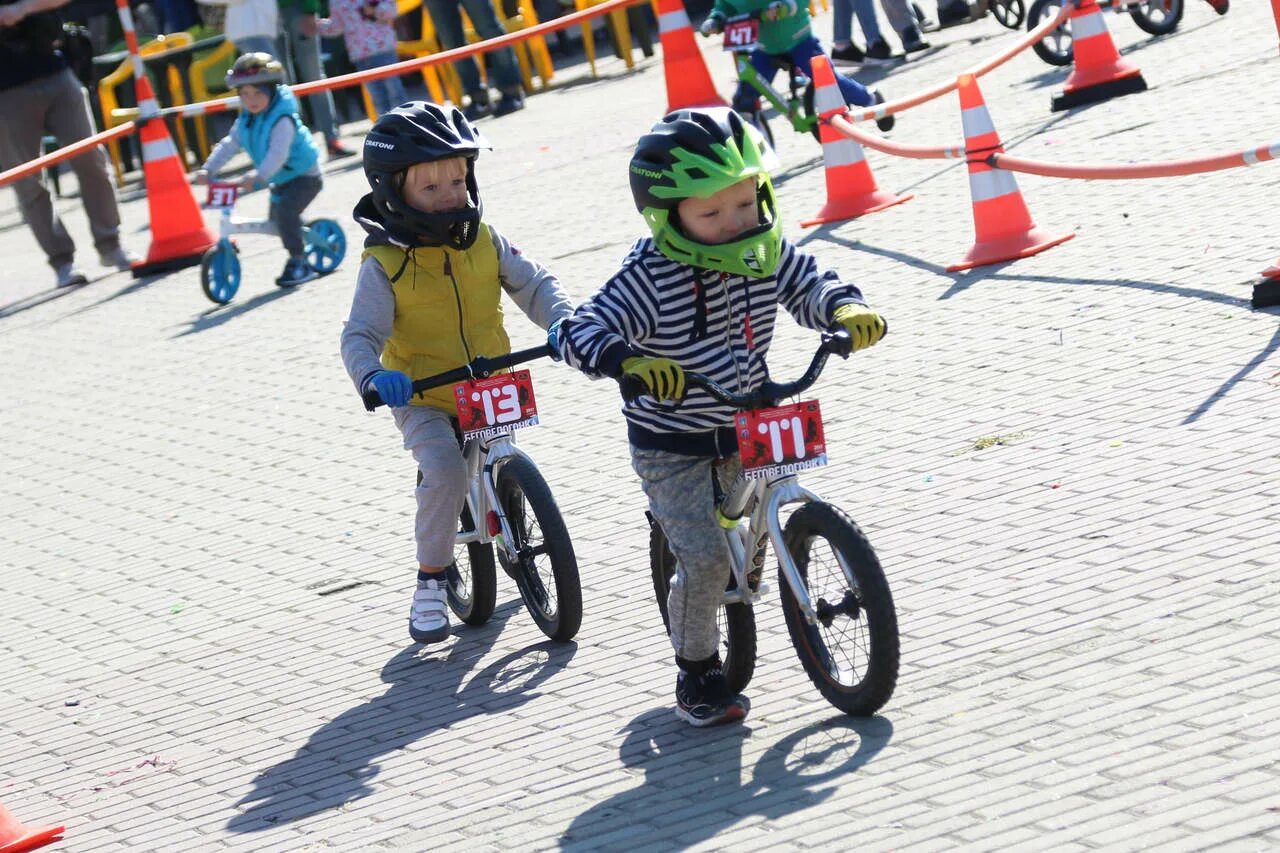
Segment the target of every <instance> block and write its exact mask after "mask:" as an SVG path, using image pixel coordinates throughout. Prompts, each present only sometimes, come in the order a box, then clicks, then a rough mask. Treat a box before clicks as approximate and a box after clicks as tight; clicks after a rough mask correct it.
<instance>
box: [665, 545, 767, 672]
mask: <svg viewBox="0 0 1280 853" xmlns="http://www.w3.org/2000/svg"><path fill="white" fill-rule="evenodd" d="M649 568H650V571H651V573H652V575H653V594H654V597H655V598H657V600H658V611H659V612H660V613H661V614H662V625H663V627H664V628H666V629H667V633H668V634H670V633H671V621H670V619H669V618H668V616H667V595H668V594H669V593H670V592H671V578H672V576H674V575H675V573H676V558H675V555H674V554H672V553H671V548H670V546H669V545H668V544H667V537H666V535H665V534H663V532H662V528H661V527H659V526H658V525H657V524H653V525H651V529H650V531H649ZM716 621H717V622H718V623H719V627H720V662H721V665H722V667H723V669H724V679H725V681H726V682H728V684H729V689H730V690H732V691H733V692H734V693H741V692H742V691H743V690H745V689H746V687H747V685H748V684H750V683H751V676H752V675H754V674H755V669H756V614H755V610H754V609H753V608H752V606H751V605H750V604H741V603H737V604H721V605H720V607H719V609H718V610H717V611H716Z"/></svg>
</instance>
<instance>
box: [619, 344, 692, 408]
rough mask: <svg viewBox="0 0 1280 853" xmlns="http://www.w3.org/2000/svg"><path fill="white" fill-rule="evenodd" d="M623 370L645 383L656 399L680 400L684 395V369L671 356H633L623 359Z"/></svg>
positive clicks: (650, 394) (650, 393)
mask: <svg viewBox="0 0 1280 853" xmlns="http://www.w3.org/2000/svg"><path fill="white" fill-rule="evenodd" d="M622 372H623V373H624V374H626V375H627V376H634V377H636V378H637V379H639V380H640V381H641V382H643V383H644V387H645V388H646V389H648V391H649V396H651V397H653V399H655V400H679V399H681V398H683V397H684V371H683V370H681V369H680V365H678V364H676V363H675V362H674V361H672V360H671V359H669V358H649V357H647V356H638V355H635V356H632V357H631V358H625V359H623V360H622Z"/></svg>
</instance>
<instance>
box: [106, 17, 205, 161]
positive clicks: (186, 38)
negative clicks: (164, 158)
mask: <svg viewBox="0 0 1280 853" xmlns="http://www.w3.org/2000/svg"><path fill="white" fill-rule="evenodd" d="M194 42H195V36H193V35H191V33H173V34H171V35H167V36H156V38H155V40H154V41H149V42H147V43H146V44H144V45H142V46H141V47H139V48H138V53H139V54H141V55H142V56H154V55H156V54H161V53H164V52H165V51H166V50H172V49H173V48H175V47H186V46H188V45H190V44H193V43H194ZM168 71H169V73H168V75H167V78H168V79H167V81H166V82H167V83H168V86H169V97H170V98H171V99H172V102H173V103H174V104H185V103H186V98H185V96H184V94H183V88H182V76H181V75H180V74H179V73H178V69H177V68H175V67H174V66H172V65H171V66H169V69H168ZM132 76H133V60H132V59H131V58H129V57H125V58H124V61H122V62H121V63H120V64H119V65H118V66H117V67H116V70H115V71H112V72H111V73H110V74H108V75H107V76H105V77H103V78H102V79H101V80H99V81H98V103H99V105H101V107H102V124H103V128H102V129H103V130H110V129H111V128H113V127H116V126H117V125H121V124H124V123H125V122H126V121H131V120H133V119H135V118H137V117H138V108H137V107H128V108H126V109H121V108H120V100H119V98H117V97H116V89H117V88H118V87H119V86H120V85H121V84H123V83H124V82H125V81H127V80H128V79H129V78H131V77H132ZM175 125H176V127H177V132H178V140H179V143H180V144H181V146H182V147H181V150H182V152H183V158H184V160H185V158H186V151H187V132H186V129H185V128H184V127H183V126H182V122H181V121H178V122H175ZM107 150H108V151H109V152H110V153H111V164H112V166H114V167H115V170H116V183H117V184H119V183H123V182H124V168H123V166H122V165H121V162H120V146H119V143H117V142H116V141H115V140H111V141H110V142H108V143H107Z"/></svg>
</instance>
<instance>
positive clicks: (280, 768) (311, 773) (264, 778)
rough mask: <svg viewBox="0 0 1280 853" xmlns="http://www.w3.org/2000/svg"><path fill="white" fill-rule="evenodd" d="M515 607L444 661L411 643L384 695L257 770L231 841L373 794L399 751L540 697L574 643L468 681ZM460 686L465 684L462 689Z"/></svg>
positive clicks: (520, 657) (527, 655)
mask: <svg viewBox="0 0 1280 853" xmlns="http://www.w3.org/2000/svg"><path fill="white" fill-rule="evenodd" d="M520 607H521V605H520V604H519V602H513V603H511V604H509V605H503V606H502V607H501V608H499V610H497V611H495V613H494V618H493V621H491V622H490V623H489V624H487V625H485V626H483V627H481V628H470V627H468V628H466V629H465V630H463V631H461V632H460V633H459V632H457V631H455V633H454V636H453V639H452V645H451V646H450V647H449V649H448V651H447V652H446V653H445V654H444V656H443V657H441V656H440V653H439V651H437V650H434V649H432V648H431V647H423V646H420V645H417V644H414V645H412V646H409V647H407V648H404V649H401V650H400V651H399V652H397V653H396V654H395V655H394V656H393V657H392V658H391V659H390V660H389V661H387V663H386V664H385V665H384V666H383V668H382V672H381V678H382V680H383V681H385V682H387V683H388V684H389V685H390V687H389V688H388V689H387V691H386V692H385V693H383V694H382V695H380V696H376V697H374V698H372V699H370V700H369V701H367V702H364V703H362V704H360V705H357V706H355V707H353V708H349V709H347V710H346V711H343V712H342V713H341V714H339V715H338V716H336V717H334V718H333V719H332V720H330V721H329V722H327V723H325V724H324V725H322V726H321V727H320V728H318V729H316V730H315V731H314V732H312V733H311V735H310V737H308V738H307V742H306V743H305V744H303V745H302V746H301V747H299V748H298V751H297V752H296V753H295V754H294V755H293V756H292V757H291V758H288V759H286V760H284V761H282V762H280V763H279V764H276V765H275V766H273V767H269V768H267V769H266V770H263V771H261V772H260V773H259V774H258V776H257V777H256V778H255V779H254V780H253V789H252V790H251V791H250V792H249V793H248V794H246V795H245V796H243V797H242V798H241V799H240V800H239V801H238V802H237V803H236V806H237V808H239V809H242V810H241V811H240V812H239V813H238V814H236V815H235V816H234V817H232V818H231V819H230V820H229V821H228V822H227V828H228V829H229V830H230V831H232V832H236V833H251V832H261V831H263V830H266V829H270V828H272V827H274V826H278V825H280V824H282V823H289V822H292V821H296V820H300V819H302V818H305V817H309V816H311V815H314V814H317V813H318V812H322V811H325V810H327V809H332V808H337V807H340V806H342V805H343V804H345V803H350V802H353V801H355V800H359V799H361V798H363V797H366V796H368V795H369V794H371V793H373V791H374V788H373V787H372V786H371V784H370V782H371V781H372V780H373V779H374V777H376V776H377V775H378V771H379V766H378V764H377V761H376V759H377V758H378V756H382V755H391V754H394V753H396V752H397V751H399V750H401V749H404V748H405V747H407V746H409V745H410V744H412V743H414V742H415V741H417V740H418V739H420V738H422V737H423V736H425V735H426V734H428V733H429V732H431V731H434V730H436V729H441V728H448V727H450V726H454V725H457V724H458V723H460V722H463V721H464V720H467V719H470V718H471V717H474V716H479V715H482V714H502V713H506V712H507V711H509V710H511V709H512V708H514V707H517V706H519V705H522V704H524V703H525V702H527V701H529V700H530V699H533V698H535V697H537V696H539V695H541V694H539V693H538V692H537V689H536V688H537V687H538V686H539V685H541V684H542V683H543V682H544V681H546V680H547V679H548V678H550V677H551V675H552V674H553V673H555V672H558V671H559V670H561V669H563V668H564V667H565V666H566V665H567V664H568V662H569V660H570V659H571V658H572V657H573V655H574V654H575V653H576V651H577V645H576V644H574V643H553V642H551V641H550V640H548V641H545V642H541V643H535V644H533V645H529V646H525V647H524V648H522V649H518V650H516V651H514V652H510V653H509V654H506V655H503V656H502V657H501V658H499V659H498V660H496V661H494V662H493V663H490V664H489V665H488V666H486V667H485V668H484V669H482V670H480V671H479V672H477V673H476V674H475V675H474V676H472V677H471V679H470V680H469V681H467V678H466V676H467V674H468V672H469V671H470V669H471V666H472V664H473V663H474V662H475V661H478V660H480V658H481V657H483V655H484V654H485V652H487V651H488V650H489V649H490V648H491V647H492V646H493V644H494V641H495V640H496V639H497V638H498V635H499V634H500V633H501V631H502V627H503V625H504V624H505V622H506V620H507V619H508V618H510V616H511V614H512V612H514V611H515V610H518V609H520ZM464 681H466V684H465V685H464V684H463V682H464Z"/></svg>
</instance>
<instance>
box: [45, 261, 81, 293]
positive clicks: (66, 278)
mask: <svg viewBox="0 0 1280 853" xmlns="http://www.w3.org/2000/svg"><path fill="white" fill-rule="evenodd" d="M53 272H54V274H55V275H56V276H57V277H58V287H74V286H75V285H77V284H88V283H89V279H88V277H87V276H85V274H84V273H82V272H81V271H80V268H79V267H77V266H76V265H75V264H74V263H71V262H68V263H65V264H62V265H61V266H58V267H55V268H54V270H53Z"/></svg>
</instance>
